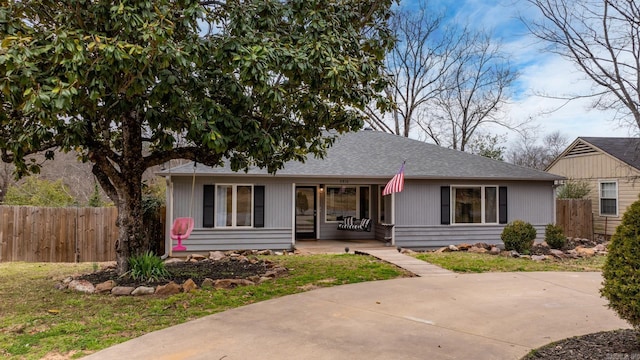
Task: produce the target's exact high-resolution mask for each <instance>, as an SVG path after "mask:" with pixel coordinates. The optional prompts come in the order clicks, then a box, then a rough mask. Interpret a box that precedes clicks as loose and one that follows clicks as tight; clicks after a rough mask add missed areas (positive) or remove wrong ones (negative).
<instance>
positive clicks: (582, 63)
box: [523, 0, 640, 128]
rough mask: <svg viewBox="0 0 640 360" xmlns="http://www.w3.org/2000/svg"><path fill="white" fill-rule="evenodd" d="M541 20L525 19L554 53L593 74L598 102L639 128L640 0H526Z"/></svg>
mask: <svg viewBox="0 0 640 360" xmlns="http://www.w3.org/2000/svg"><path fill="white" fill-rule="evenodd" d="M528 1H529V2H530V3H531V4H533V5H534V6H536V7H537V8H538V9H539V10H540V12H541V13H542V15H543V18H542V20H539V21H538V20H528V19H523V21H524V22H525V24H527V26H528V27H529V30H530V31H531V33H532V34H533V35H534V36H536V37H538V38H539V39H541V40H544V41H545V42H546V43H547V44H548V48H547V49H548V50H549V51H550V52H553V53H556V54H559V55H561V56H563V57H564V58H565V59H568V60H569V61H571V62H573V63H574V64H575V65H576V67H577V68H578V69H579V70H580V71H582V72H583V73H584V74H586V76H587V77H588V78H589V79H591V80H592V81H593V82H594V84H595V88H594V91H593V92H592V93H591V94H586V95H585V94H573V95H569V96H570V98H577V97H583V96H592V97H594V98H595V102H594V107H595V108H598V109H613V110H615V111H616V112H617V115H618V118H619V119H620V120H627V121H629V122H630V123H633V124H634V127H635V126H637V127H638V128H640V92H639V87H640V2H638V1H632V0H626V1H617V0H583V1H572V0H528Z"/></svg>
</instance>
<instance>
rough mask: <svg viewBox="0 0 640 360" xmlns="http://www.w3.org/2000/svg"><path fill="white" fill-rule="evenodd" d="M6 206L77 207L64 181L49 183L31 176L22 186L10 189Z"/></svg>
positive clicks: (5, 201)
mask: <svg viewBox="0 0 640 360" xmlns="http://www.w3.org/2000/svg"><path fill="white" fill-rule="evenodd" d="M4 205H29V206H47V207H66V206H74V205H76V201H75V199H74V198H73V197H72V196H71V195H70V194H69V191H68V189H67V187H66V185H64V183H63V182H62V179H58V180H56V181H49V180H42V179H38V178H37V177H35V176H29V177H27V178H26V179H25V181H24V182H23V183H22V184H21V185H17V186H11V187H9V189H8V190H7V194H6V196H5V198H4Z"/></svg>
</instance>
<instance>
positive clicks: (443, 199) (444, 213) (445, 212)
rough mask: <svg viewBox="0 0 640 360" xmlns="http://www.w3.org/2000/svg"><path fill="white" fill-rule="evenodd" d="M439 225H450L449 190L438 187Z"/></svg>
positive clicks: (444, 187) (445, 187)
mask: <svg viewBox="0 0 640 360" xmlns="http://www.w3.org/2000/svg"><path fill="white" fill-rule="evenodd" d="M440 224H442V225H449V224H451V189H450V188H449V187H448V186H441V187H440Z"/></svg>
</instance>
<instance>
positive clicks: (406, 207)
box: [395, 181, 448, 227]
mask: <svg viewBox="0 0 640 360" xmlns="http://www.w3.org/2000/svg"><path fill="white" fill-rule="evenodd" d="M446 185H448V184H447V183H440V182H417V181H406V182H405V185H404V190H403V191H402V192H401V193H397V194H395V210H396V211H395V224H396V227H397V226H403V225H440V186H446Z"/></svg>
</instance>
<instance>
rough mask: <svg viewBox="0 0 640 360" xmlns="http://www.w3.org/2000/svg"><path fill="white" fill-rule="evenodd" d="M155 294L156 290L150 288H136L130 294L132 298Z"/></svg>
mask: <svg viewBox="0 0 640 360" xmlns="http://www.w3.org/2000/svg"><path fill="white" fill-rule="evenodd" d="M155 292H156V289H154V288H152V287H150V286H138V287H137V288H136V289H135V290H133V291H132V292H131V295H133V296H142V295H153V293H155Z"/></svg>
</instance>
